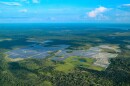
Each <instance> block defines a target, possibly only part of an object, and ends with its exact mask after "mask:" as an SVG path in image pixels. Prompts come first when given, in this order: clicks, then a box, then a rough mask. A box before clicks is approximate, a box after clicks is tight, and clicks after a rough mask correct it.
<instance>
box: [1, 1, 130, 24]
mask: <svg viewBox="0 0 130 86" xmlns="http://www.w3.org/2000/svg"><path fill="white" fill-rule="evenodd" d="M77 22H78V23H130V0H0V23H77Z"/></svg>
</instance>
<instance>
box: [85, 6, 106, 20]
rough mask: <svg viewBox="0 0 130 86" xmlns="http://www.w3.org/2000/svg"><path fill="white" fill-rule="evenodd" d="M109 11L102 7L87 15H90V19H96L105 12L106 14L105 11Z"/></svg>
mask: <svg viewBox="0 0 130 86" xmlns="http://www.w3.org/2000/svg"><path fill="white" fill-rule="evenodd" d="M107 10H108V8H105V7H102V6H100V7H99V8H96V9H94V10H92V11H90V12H88V13H87V14H88V16H89V17H92V18H94V17H96V16H97V15H100V14H101V13H103V12H105V11H107Z"/></svg>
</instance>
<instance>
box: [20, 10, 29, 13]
mask: <svg viewBox="0 0 130 86" xmlns="http://www.w3.org/2000/svg"><path fill="white" fill-rule="evenodd" d="M20 12H21V13H26V12H28V10H27V9H22V10H20Z"/></svg>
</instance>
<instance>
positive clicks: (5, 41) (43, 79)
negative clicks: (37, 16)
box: [0, 23, 130, 86]
mask: <svg viewBox="0 0 130 86" xmlns="http://www.w3.org/2000/svg"><path fill="white" fill-rule="evenodd" d="M19 28H20V29H19ZM0 86H130V25H129V24H84V23H83V24H80V23H70V24H69V23H67V24H66V23H64V24H62V23H61V24H41V23H38V24H0Z"/></svg>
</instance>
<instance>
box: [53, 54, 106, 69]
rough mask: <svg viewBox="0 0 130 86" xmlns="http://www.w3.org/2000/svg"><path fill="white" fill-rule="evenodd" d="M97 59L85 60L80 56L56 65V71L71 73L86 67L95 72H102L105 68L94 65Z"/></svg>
mask: <svg viewBox="0 0 130 86" xmlns="http://www.w3.org/2000/svg"><path fill="white" fill-rule="evenodd" d="M94 61H95V59H93V58H84V57H78V56H72V57H69V58H67V59H65V60H64V61H63V63H59V64H56V67H55V70H57V71H62V72H69V71H71V70H73V69H74V68H76V67H84V68H89V69H93V70H98V71H101V70H103V69H104V68H102V67H99V66H95V65H93V63H94Z"/></svg>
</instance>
